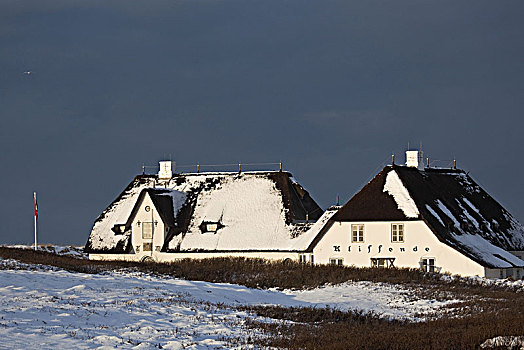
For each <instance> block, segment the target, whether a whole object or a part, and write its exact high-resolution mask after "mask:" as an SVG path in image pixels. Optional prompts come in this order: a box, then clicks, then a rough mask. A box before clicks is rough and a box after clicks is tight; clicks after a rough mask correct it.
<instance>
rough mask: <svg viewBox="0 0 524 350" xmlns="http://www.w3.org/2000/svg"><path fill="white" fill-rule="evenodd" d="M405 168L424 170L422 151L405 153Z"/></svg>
mask: <svg viewBox="0 0 524 350" xmlns="http://www.w3.org/2000/svg"><path fill="white" fill-rule="evenodd" d="M406 166H409V167H412V168H417V169H419V170H424V153H423V152H422V151H406Z"/></svg>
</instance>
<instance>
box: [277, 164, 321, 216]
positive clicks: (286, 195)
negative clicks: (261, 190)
mask: <svg viewBox="0 0 524 350" xmlns="http://www.w3.org/2000/svg"><path fill="white" fill-rule="evenodd" d="M268 178H269V179H271V180H272V181H273V182H274V183H275V186H276V187H277V189H278V190H279V191H280V192H281V193H282V200H283V202H284V207H285V208H286V209H288V212H287V215H286V221H287V224H289V223H291V222H292V221H294V220H306V213H307V214H308V219H309V220H318V219H319V218H320V217H321V216H322V214H323V213H324V211H323V210H322V208H320V207H319V205H318V204H317V202H315V201H314V200H313V198H311V196H310V195H309V193H308V191H306V190H305V189H304V188H303V187H302V186H300V185H299V184H298V183H296V182H294V181H292V175H291V173H289V172H286V171H280V172H270V173H268Z"/></svg>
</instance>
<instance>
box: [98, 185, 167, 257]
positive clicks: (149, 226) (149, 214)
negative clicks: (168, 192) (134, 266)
mask: <svg viewBox="0 0 524 350" xmlns="http://www.w3.org/2000/svg"><path fill="white" fill-rule="evenodd" d="M166 233H167V232H166V228H165V226H164V222H163V221H162V218H161V217H160V215H159V213H158V211H157V209H156V207H155V206H154V205H153V201H152V200H151V197H150V196H149V194H148V193H145V195H144V196H143V198H142V200H141V202H140V203H138V209H137V211H136V214H135V216H134V217H133V218H132V223H131V245H132V247H133V253H134V254H133V255H134V256H135V260H141V259H143V258H144V257H147V256H149V257H152V256H153V253H154V252H160V249H162V246H163V245H164V240H165V238H166ZM105 255H107V254H105Z"/></svg>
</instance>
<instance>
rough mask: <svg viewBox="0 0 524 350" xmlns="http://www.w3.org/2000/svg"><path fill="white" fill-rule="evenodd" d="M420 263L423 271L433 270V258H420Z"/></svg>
mask: <svg viewBox="0 0 524 350" xmlns="http://www.w3.org/2000/svg"><path fill="white" fill-rule="evenodd" d="M420 265H421V267H422V271H424V272H435V271H436V269H435V258H422V260H421V262H420Z"/></svg>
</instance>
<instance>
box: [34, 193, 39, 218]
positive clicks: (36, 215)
mask: <svg viewBox="0 0 524 350" xmlns="http://www.w3.org/2000/svg"><path fill="white" fill-rule="evenodd" d="M34 195H35V218H37V219H38V204H37V203H36V192H35V193H34Z"/></svg>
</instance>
